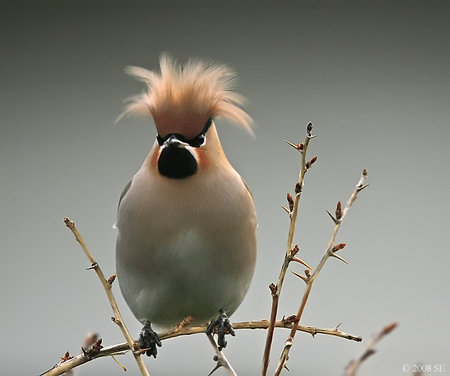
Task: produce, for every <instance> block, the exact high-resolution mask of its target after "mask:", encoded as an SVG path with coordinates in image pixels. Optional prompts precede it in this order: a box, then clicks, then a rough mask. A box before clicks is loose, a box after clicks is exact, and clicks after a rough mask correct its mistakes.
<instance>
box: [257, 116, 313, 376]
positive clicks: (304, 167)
mask: <svg viewBox="0 0 450 376" xmlns="http://www.w3.org/2000/svg"><path fill="white" fill-rule="evenodd" d="M312 129H313V125H312V123H311V122H309V123H308V125H307V126H306V139H305V142H304V143H302V144H298V145H296V144H293V143H292V142H289V141H286V143H287V144H288V145H290V146H292V147H293V148H294V149H296V150H297V151H299V152H300V153H301V155H302V162H301V163H302V164H301V170H300V174H299V178H298V181H297V184H296V185H295V196H294V197H292V196H291V195H290V194H289V193H288V196H287V198H288V204H289V209H288V208H285V207H284V206H283V209H284V210H286V212H287V213H288V214H289V218H290V225H289V233H288V241H287V247H286V253H285V255H284V260H283V264H282V266H281V270H280V274H279V276H278V282H277V284H276V285H274V284H273V283H272V284H271V285H270V286H269V288H270V291H271V295H272V308H271V312H270V325H269V329H268V330H267V337H266V344H265V347H264V355H263V360H262V368H261V376H266V375H267V369H268V367H269V361H270V350H271V347H272V342H273V334H274V331H275V322H276V319H277V313H278V304H279V300H280V294H281V289H282V287H283V282H284V278H285V277H286V272H287V270H288V267H289V263H290V262H291V261H297V262H300V263H302V264H303V265H305V266H306V267H308V268H309V266H308V265H307V264H305V263H304V262H303V261H302V260H300V259H299V258H297V257H296V256H295V255H296V254H297V253H298V251H299V248H298V247H297V246H296V247H294V244H293V242H294V235H295V227H296V223H297V214H298V207H299V203H300V197H301V194H302V191H303V184H304V179H305V175H306V172H307V171H308V169H309V168H310V167H311V165H312V164H313V163H314V162H315V161H316V160H317V157H314V158H312V159H311V160H310V161H309V162H307V161H306V152H307V150H308V146H309V141H310V140H311V139H313V138H314V137H316V136H315V135H313V134H312Z"/></svg>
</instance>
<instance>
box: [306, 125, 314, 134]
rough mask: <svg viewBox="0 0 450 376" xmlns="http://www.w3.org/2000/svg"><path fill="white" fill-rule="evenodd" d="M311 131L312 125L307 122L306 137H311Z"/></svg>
mask: <svg viewBox="0 0 450 376" xmlns="http://www.w3.org/2000/svg"><path fill="white" fill-rule="evenodd" d="M312 129H313V123H312V122H309V123H308V125H307V126H306V133H307V134H308V136H311V132H312Z"/></svg>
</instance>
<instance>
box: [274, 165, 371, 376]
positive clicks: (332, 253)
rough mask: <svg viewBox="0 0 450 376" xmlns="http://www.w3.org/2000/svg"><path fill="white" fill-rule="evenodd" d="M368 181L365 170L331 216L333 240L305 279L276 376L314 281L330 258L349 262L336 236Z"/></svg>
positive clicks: (285, 356)
mask: <svg viewBox="0 0 450 376" xmlns="http://www.w3.org/2000/svg"><path fill="white" fill-rule="evenodd" d="M366 179H367V170H366V169H364V170H363V173H362V174H361V178H360V179H359V181H358V184H357V185H356V188H355V190H354V191H353V193H352V195H351V196H350V198H349V200H348V201H347V204H346V205H345V208H344V210H342V208H341V203H340V202H338V204H337V206H336V212H335V217H333V216H331V217H332V219H333V222H334V223H335V225H334V229H333V234H332V235H331V239H330V242H329V243H328V247H327V250H326V252H325V254H324V256H323V257H322V259H321V260H320V262H319V265H318V266H317V268H316V269H315V270H314V273H313V274H312V275H311V276H309V273H308V276H307V278H305V279H304V280H305V282H306V288H305V292H304V293H303V298H302V301H301V304H300V307H299V310H298V312H297V315H296V321H295V322H294V325H293V326H292V329H291V332H290V334H289V337H288V339H287V340H286V343H285V346H284V349H283V352H282V354H281V357H280V360H279V362H278V365H277V368H276V371H275V375H276V376H279V375H280V374H281V371H282V370H283V368H285V366H286V362H287V360H288V358H289V351H290V349H291V347H292V345H293V340H294V337H295V334H296V332H297V327H298V325H299V322H300V319H301V317H302V315H303V312H304V309H305V306H306V303H307V301H308V298H309V294H310V292H311V289H312V286H313V284H314V281H315V280H316V278H317V276H318V275H319V273H320V271H321V270H322V268H323V266H324V265H325V263H326V262H327V260H328V259H329V258H330V257H335V258H338V259H340V260H341V261H343V262H345V263H347V261H345V260H344V259H343V258H342V257H340V256H338V255H337V254H336V253H337V251H339V250H340V249H342V248H344V247H345V244H344V243H341V244H338V245H336V246H335V245H334V242H335V240H336V235H337V233H338V230H339V228H340V226H341V223H342V221H343V219H344V217H345V215H346V214H347V212H348V210H349V209H350V206H351V205H352V204H353V202H355V200H356V197H357V195H358V193H359V192H361V191H362V190H363V189H364V188H366V187H367V185H364V181H365V180H366ZM328 214H329V213H328Z"/></svg>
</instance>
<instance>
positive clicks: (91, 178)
mask: <svg viewBox="0 0 450 376" xmlns="http://www.w3.org/2000/svg"><path fill="white" fill-rule="evenodd" d="M2 8H3V9H2V11H1V12H0V14H1V16H0V17H1V20H0V30H1V36H0V37H1V40H0V43H1V56H0V80H1V83H0V95H1V100H0V123H1V128H0V192H1V196H0V200H1V201H0V208H1V212H0V213H1V214H0V215H1V217H0V221H1V222H0V224H1V226H0V239H1V263H0V285H1V289H0V294H1V295H0V299H1V302H2V305H1V307H2V308H1V320H0V333H1V338H2V340H1V341H0V354H1V355H0V359H1V367H0V368H1V371H0V373H1V374H2V375H24V374H29V375H32V374H39V373H40V372H43V371H45V370H46V369H47V368H48V367H50V366H51V365H53V364H54V363H56V362H57V361H58V360H59V357H60V356H63V354H64V353H65V351H67V350H69V351H70V353H71V354H73V355H75V354H78V353H79V349H80V346H81V344H82V341H83V339H84V337H85V335H86V334H87V332H89V331H95V332H99V333H100V335H101V336H102V337H103V339H104V344H106V345H110V344H114V343H118V342H123V339H122V337H121V334H120V331H119V329H118V328H117V327H115V326H114V324H112V323H111V321H110V316H111V311H110V307H109V305H108V302H107V300H106V297H105V294H104V292H103V290H102V288H101V286H100V284H99V282H98V281H97V277H96V276H95V273H94V272H92V271H86V270H85V268H86V267H87V266H88V261H87V259H86V257H85V256H84V254H83V253H82V251H81V249H80V248H79V246H78V244H77V243H76V242H75V241H74V238H73V236H72V234H71V233H70V231H69V230H68V229H66V228H65V227H64V225H63V222H62V219H63V218H64V217H65V216H68V217H70V218H71V219H73V220H74V221H76V223H77V225H78V228H79V230H80V232H81V233H82V235H83V236H84V238H85V240H86V242H87V244H88V246H89V247H90V248H91V250H92V252H93V253H94V255H95V257H96V259H97V260H98V261H99V263H100V264H101V266H102V268H103V270H104V271H105V273H106V274H107V275H110V274H112V273H113V272H114V243H115V231H114V230H113V229H112V224H113V223H114V221H115V211H116V206H117V201H118V197H119V195H120V193H121V191H122V188H123V187H124V185H125V184H126V182H127V181H128V179H129V178H130V177H131V176H132V175H133V174H134V173H135V172H136V171H137V169H138V168H139V167H140V165H141V163H142V161H143V160H144V158H145V156H146V155H147V153H148V151H149V149H150V147H151V145H152V143H153V140H154V137H155V129H154V127H153V124H152V122H151V120H150V119H146V120H140V121H134V120H130V119H125V120H122V121H120V122H119V123H117V124H115V123H114V120H115V118H116V117H117V116H118V115H119V114H120V112H121V110H122V108H123V100H124V99H125V98H127V97H129V96H130V95H133V94H136V93H139V92H140V91H141V88H142V86H141V85H140V84H139V83H137V82H135V81H133V80H132V79H131V78H130V77H128V76H126V75H124V74H123V68H124V66H126V65H129V64H132V65H138V66H143V67H146V68H149V69H157V68H158V57H159V55H160V53H161V52H162V51H168V52H170V53H172V54H173V55H174V56H175V57H177V58H178V59H179V60H186V59H187V58H189V57H190V56H194V57H201V58H213V59H215V60H218V61H221V62H224V63H227V64H229V65H230V66H231V67H233V68H234V69H235V70H236V71H237V72H238V74H239V76H240V86H239V92H241V93H242V94H244V95H245V96H246V97H247V98H248V99H249V104H248V106H247V107H246V109H247V110H248V112H249V114H250V115H251V116H252V117H253V118H254V119H255V122H256V124H257V127H256V129H255V133H256V136H257V137H256V139H252V138H251V137H250V136H248V135H247V134H246V133H245V132H243V131H242V130H239V129H237V128H236V127H234V126H230V125H228V124H226V123H223V122H219V124H218V129H219V133H220V136H221V140H222V143H223V146H224V149H225V151H226V153H227V155H228V157H229V159H230V161H231V162H232V164H233V165H234V166H235V167H236V169H237V170H238V171H239V172H240V173H241V175H242V176H243V177H244V178H245V179H246V181H247V183H248V184H249V186H250V187H251V189H252V191H253V194H254V198H255V202H256V206H257V210H258V214H259V230H258V239H259V259H258V264H257V269H256V273H255V277H254V280H253V283H252V286H251V289H250V291H249V293H248V295H247V298H246V300H245V301H244V303H243V304H242V306H241V308H240V309H239V310H238V311H237V312H236V314H235V315H234V316H233V318H232V319H233V321H241V320H257V319H264V318H268V316H269V310H270V303H271V301H270V295H269V290H268V288H267V286H268V284H269V283H271V282H276V279H277V277H278V272H279V268H280V265H281V262H282V258H283V252H284V250H285V242H286V234H287V228H288V219H287V217H286V215H285V213H284V212H283V211H282V210H281V209H280V204H284V203H285V202H284V201H285V195H286V192H288V191H291V192H292V190H293V187H294V184H295V182H296V179H297V174H298V168H299V156H298V155H297V154H296V152H295V151H294V150H292V149H291V148H290V147H288V146H287V145H286V144H285V143H284V141H283V140H284V139H288V140H291V141H293V142H300V141H303V139H304V128H305V126H306V124H307V122H308V121H310V120H312V121H313V122H314V125H315V132H316V133H317V134H318V135H319V137H318V138H316V139H315V140H313V142H312V144H311V148H310V156H311V157H312V156H313V155H317V156H318V161H317V162H316V164H315V165H314V168H313V169H312V170H311V171H310V172H309V173H308V175H307V180H306V186H305V191H304V195H303V197H302V203H301V215H300V218H299V221H298V222H299V227H298V231H297V236H296V242H298V243H300V245H301V257H303V258H304V259H305V260H306V261H307V262H308V263H309V264H311V265H312V266H315V265H317V263H318V261H319V260H320V258H321V256H322V254H323V252H324V250H325V248H326V245H327V243H328V240H329V237H330V235H331V231H332V222H331V221H330V219H329V218H328V216H327V214H326V212H325V210H330V211H333V210H334V208H335V204H336V202H337V201H338V200H341V201H342V202H345V201H346V200H347V199H348V197H349V195H350V193H351V192H352V190H353V188H354V186H355V184H356V182H357V181H358V179H359V176H360V173H361V171H362V169H363V168H367V169H368V171H369V175H370V179H369V182H370V187H369V188H368V189H367V190H365V191H364V192H362V194H361V196H360V197H359V199H358V200H357V201H356V204H355V205H354V206H353V207H352V209H351V211H350V212H349V215H348V217H347V218H346V220H345V222H344V223H343V226H342V228H341V231H340V233H339V235H338V239H337V240H338V242H345V243H347V244H348V245H347V247H346V248H345V250H343V251H341V255H342V256H343V257H344V258H346V259H347V260H348V261H349V263H350V264H349V265H345V264H343V263H341V262H338V261H337V260H330V261H329V263H328V264H327V265H326V266H325V268H324V270H323V273H322V274H321V275H320V276H319V278H318V280H317V283H316V285H315V286H314V288H313V291H312V295H311V298H310V301H309V303H308V305H307V308H306V312H305V315H304V318H303V323H304V324H307V325H314V326H318V327H328V328H331V327H334V326H335V325H337V324H339V323H341V322H342V325H341V330H343V331H347V332H350V333H353V334H357V335H362V336H363V338H364V342H363V344H358V343H354V342H349V341H346V340H343V339H339V338H334V337H326V336H317V337H316V338H312V337H311V336H309V335H302V334H299V335H298V336H297V337H296V341H295V344H294V347H293V349H292V351H291V359H290V361H289V367H290V369H291V374H293V375H299V374H300V375H339V374H342V370H343V369H344V366H345V365H346V364H347V362H348V361H349V360H350V359H351V358H353V357H354V356H356V355H357V354H359V353H360V352H361V351H362V349H363V346H364V343H367V342H368V340H369V338H370V337H371V335H372V334H374V333H375V332H377V331H378V330H379V329H381V327H383V326H384V325H386V324H388V323H390V322H392V321H398V322H399V324H400V325H399V328H398V329H397V330H396V331H395V332H394V333H392V334H391V335H390V336H389V337H388V338H386V339H385V340H384V341H383V342H382V343H380V345H379V346H378V349H379V351H378V353H377V354H376V355H375V356H373V357H372V358H370V359H369V360H368V361H367V362H366V363H365V364H364V366H363V368H362V369H361V375H404V374H411V372H406V373H405V372H403V371H402V365H404V364H407V365H410V366H411V367H412V365H413V364H417V363H418V362H422V363H424V364H430V365H432V366H434V365H437V364H444V365H445V367H446V372H450V356H449V351H448V348H449V345H448V341H449V334H450V333H449V329H448V316H449V308H450V299H449V277H448V265H449V261H450V256H449V254H450V250H449V247H448V241H447V236H446V235H447V231H448V224H447V223H448V217H449V209H450V207H449V206H450V205H449V202H450V200H449V198H448V196H447V194H446V192H447V190H448V187H449V183H450V181H449V174H448V161H449V157H450V154H449V146H448V143H449V141H450V139H449V136H450V131H449V124H448V123H449V119H450V109H449V98H450V96H449V93H450V87H449V85H450V73H449V67H450V33H449V31H450V30H449V29H450V26H449V25H450V24H449V17H450V6H449V3H448V2H447V1H426V2H425V1H415V0H412V1H389V2H386V4H383V3H382V2H379V1H377V2H353V1H339V2H329V1H291V2H289V1H286V2H275V1H271V2H268V1H267V2H259V3H256V2H255V3H250V2H248V3H244V4H242V2H238V1H224V2H215V1H205V2H202V1H189V2H181V1H165V2H156V1H146V2H144V1H94V2H88V1H44V2H40V5H39V6H38V5H36V2H26V1H16V2H11V3H7V2H3V3H2ZM292 269H294V270H297V271H299V272H301V271H302V270H303V269H302V268H300V267H298V266H293V267H292ZM302 291H303V283H302V282H301V281H300V280H298V278H296V277H294V276H293V275H291V274H290V275H288V276H287V279H286V283H285V289H284V290H283V294H282V297H281V306H280V316H281V315H283V314H285V315H290V314H293V313H294V312H296V311H297V308H298V305H299V302H300V299H301V294H302ZM115 292H116V297H117V298H118V301H119V304H120V307H121V309H122V312H123V314H124V317H125V319H126V322H127V324H128V327H129V329H130V331H131V332H132V333H133V334H135V335H137V333H138V331H139V330H140V324H139V323H138V322H137V321H136V320H135V319H134V317H133V316H132V315H131V313H130V311H129V310H128V307H127V306H126V305H125V303H124V301H123V300H122V298H121V296H120V293H119V290H118V286H117V285H115ZM287 335H288V331H285V330H279V331H277V332H276V338H275V342H274V351H273V353H272V363H271V370H273V368H274V367H275V364H276V362H277V359H278V357H279V354H280V352H281V349H282V345H283V343H284V341H285V339H286V337H287ZM264 339H265V332H263V331H239V332H238V333H237V337H236V338H233V339H230V340H229V348H227V352H226V354H227V356H228V358H229V360H230V361H231V362H232V364H233V365H234V367H235V368H236V370H237V371H238V373H239V374H240V375H256V374H258V373H259V370H260V362H261V354H262V350H263V346H264ZM212 356H213V352H212V349H211V348H210V345H209V343H208V342H207V340H206V338H204V337H203V336H195V337H192V336H191V337H184V338H179V339H176V340H170V341H166V342H164V346H163V348H162V349H161V350H160V353H159V355H158V358H157V359H156V360H154V359H146V360H145V361H146V363H147V364H148V367H149V369H150V371H151V374H152V375H155V376H157V375H180V374H183V375H206V374H207V373H208V372H209V371H210V370H211V369H212V368H213V366H214V363H213V361H212ZM120 360H121V361H122V362H123V363H124V364H125V365H126V367H127V368H128V370H129V371H128V374H133V375H134V374H137V369H136V366H135V364H134V361H133V359H132V357H131V356H130V355H127V356H122V357H120ZM77 374H78V375H112V374H114V375H121V374H123V372H122V371H121V369H120V368H119V367H118V366H117V365H116V364H115V363H114V361H113V360H111V359H102V360H98V361H95V362H93V363H90V364H89V365H85V366H83V367H81V368H80V369H79V370H78V371H77ZM221 374H222V375H224V374H225V373H224V372H223V371H218V372H217V375H221Z"/></svg>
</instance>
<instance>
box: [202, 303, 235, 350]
mask: <svg viewBox="0 0 450 376" xmlns="http://www.w3.org/2000/svg"><path fill="white" fill-rule="evenodd" d="M215 328H217V343H218V345H219V350H220V351H222V349H224V348H225V347H227V341H225V334H228V333H229V334H231V335H232V336H233V337H234V336H235V332H234V330H233V327H232V325H231V323H230V320H229V319H228V316H227V315H226V314H225V312H224V311H223V309H221V310H220V316H219V317H217V318H216V319H214V320H212V321H211V323H210V324H209V325H208V328H206V334H207V335H211V334H212V333H213V332H214V329H215Z"/></svg>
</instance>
